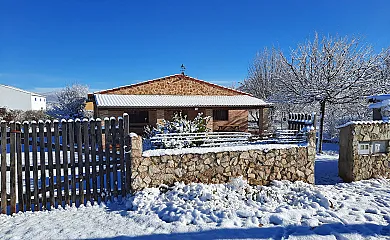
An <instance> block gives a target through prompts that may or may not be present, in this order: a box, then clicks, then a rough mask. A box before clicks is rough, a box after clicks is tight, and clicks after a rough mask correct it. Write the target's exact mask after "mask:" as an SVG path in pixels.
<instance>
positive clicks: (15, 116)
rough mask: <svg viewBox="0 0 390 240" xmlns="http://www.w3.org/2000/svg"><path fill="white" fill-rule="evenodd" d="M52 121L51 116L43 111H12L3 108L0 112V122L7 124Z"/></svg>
mask: <svg viewBox="0 0 390 240" xmlns="http://www.w3.org/2000/svg"><path fill="white" fill-rule="evenodd" d="M46 119H51V118H50V116H48V115H47V114H46V112H44V111H42V110H27V111H22V110H12V109H7V108H2V109H1V111H0V120H4V121H7V122H10V121H16V122H24V121H29V122H31V121H38V120H46Z"/></svg>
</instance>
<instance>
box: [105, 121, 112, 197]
mask: <svg viewBox="0 0 390 240" xmlns="http://www.w3.org/2000/svg"><path fill="white" fill-rule="evenodd" d="M110 140H111V139H110V119H109V118H108V117H106V118H104V142H105V158H106V171H105V173H106V198H105V200H106V201H107V200H108V199H110V198H111V197H110V196H111V181H110V180H111V174H110V172H111V171H110V168H111V166H110Z"/></svg>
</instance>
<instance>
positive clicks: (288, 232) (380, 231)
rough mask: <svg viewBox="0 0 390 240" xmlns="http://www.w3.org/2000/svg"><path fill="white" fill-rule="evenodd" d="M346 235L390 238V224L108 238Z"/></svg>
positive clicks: (328, 225) (258, 237)
mask: <svg viewBox="0 0 390 240" xmlns="http://www.w3.org/2000/svg"><path fill="white" fill-rule="evenodd" d="M342 234H359V235H361V236H362V237H364V238H368V237H388V236H390V225H387V226H385V225H378V224H372V223H365V224H350V225H344V224H342V223H328V224H323V225H320V226H318V227H314V228H313V227H308V226H294V225H289V226H285V227H281V226H275V227H263V228H234V229H231V228H219V229H212V230H206V231H198V232H184V233H167V234H152V235H142V236H117V237H112V238H105V239H118V240H119V239H135V240H147V239H148V240H149V239H201V240H206V239H221V238H222V239H224V238H228V239H281V238H289V237H292V236H295V237H303V238H306V237H308V236H310V237H313V239H315V238H316V236H317V237H324V236H335V237H336V238H337V239H339V238H340V237H341V236H340V235H342ZM346 237H348V236H346ZM349 237H350V236H349ZM341 238H342V237H341ZM94 239H99V238H94Z"/></svg>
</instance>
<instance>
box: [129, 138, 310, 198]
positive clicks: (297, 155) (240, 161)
mask: <svg viewBox="0 0 390 240" xmlns="http://www.w3.org/2000/svg"><path fill="white" fill-rule="evenodd" d="M315 154H316V149H315V134H314V133H310V137H309V143H308V145H307V146H294V147H286V148H279V149H268V150H264V149H263V150H261V149H255V150H248V151H230V152H227V151H223V152H209V153H204V154H195V153H194V154H191V153H189V154H181V155H162V156H151V157H145V156H142V138H141V137H140V136H134V137H133V138H132V153H131V155H132V166H131V168H132V176H131V179H132V189H133V191H138V190H141V189H143V188H145V187H157V186H159V185H160V184H166V185H173V184H174V183H175V182H178V181H179V182H181V181H183V182H185V183H190V182H203V183H226V182H229V181H230V180H231V179H232V178H235V177H238V176H243V177H244V178H245V179H247V180H248V182H249V183H250V184H256V185H265V184H268V183H269V182H270V181H272V180H291V181H297V180H301V181H305V182H308V183H312V184H313V183H314V161H315Z"/></svg>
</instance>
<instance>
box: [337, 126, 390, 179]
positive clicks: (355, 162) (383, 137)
mask: <svg viewBox="0 0 390 240" xmlns="http://www.w3.org/2000/svg"><path fill="white" fill-rule="evenodd" d="M389 141H390V123H389V122H383V121H368V122H363V121H360V122H350V123H348V124H346V125H344V126H343V127H341V128H340V155H339V176H340V177H341V178H342V179H343V180H344V181H345V182H351V181H359V180H363V179H369V178H375V177H386V178H388V177H390V151H389V150H390V148H389ZM359 147H360V148H361V150H360V151H359Z"/></svg>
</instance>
